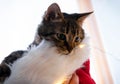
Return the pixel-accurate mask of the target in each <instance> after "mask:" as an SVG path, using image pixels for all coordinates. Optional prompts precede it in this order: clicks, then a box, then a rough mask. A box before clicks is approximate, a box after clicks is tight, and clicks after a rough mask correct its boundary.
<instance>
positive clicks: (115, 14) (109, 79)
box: [0, 0, 120, 84]
mask: <svg viewBox="0 0 120 84" xmlns="http://www.w3.org/2000/svg"><path fill="white" fill-rule="evenodd" d="M53 2H57V3H58V4H59V5H60V8H61V10H62V11H63V12H67V13H81V12H89V11H94V14H92V15H91V16H90V17H89V18H88V19H86V21H85V24H84V28H85V30H86V32H87V33H88V35H89V36H90V38H91V39H92V41H91V42H92V46H91V49H92V54H91V55H90V59H91V75H92V77H93V78H94V79H95V81H96V83H97V84H120V73H119V70H120V47H119V46H120V45H119V43H120V33H119V32H120V29H119V28H120V25H119V24H120V11H119V10H120V9H119V8H120V1H119V0H71V1H69V0H0V62H1V61H2V60H3V59H4V57H5V56H8V55H9V54H10V53H11V52H12V51H15V50H25V49H26V48H27V47H28V45H29V44H30V43H31V42H32V41H33V39H34V36H35V32H36V29H37V26H38V24H40V21H41V19H42V16H43V14H44V12H45V10H46V9H47V7H48V6H49V5H50V4H51V3H53Z"/></svg>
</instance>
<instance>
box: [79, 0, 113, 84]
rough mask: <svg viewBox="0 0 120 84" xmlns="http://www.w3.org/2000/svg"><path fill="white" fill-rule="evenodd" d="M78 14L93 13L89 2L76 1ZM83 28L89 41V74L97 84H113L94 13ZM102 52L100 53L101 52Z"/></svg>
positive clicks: (88, 0)
mask: <svg viewBox="0 0 120 84" xmlns="http://www.w3.org/2000/svg"><path fill="white" fill-rule="evenodd" d="M77 1H78V4H79V8H80V12H89V11H93V10H94V8H93V7H92V3H91V1H90V0H77ZM84 28H85V30H86V32H87V33H88V34H89V36H90V39H91V52H92V53H91V57H90V58H91V59H90V60H91V67H92V69H91V72H92V76H93V78H94V79H95V81H96V83H97V84H113V80H112V76H111V74H110V70H109V67H108V63H107V60H106V55H105V54H104V53H102V52H105V49H104V46H103V43H102V39H101V36H100V33H99V27H98V26H97V22H96V18H95V15H94V13H93V14H92V15H90V17H89V18H88V19H86V21H85V25H84ZM101 50H102V52H101Z"/></svg>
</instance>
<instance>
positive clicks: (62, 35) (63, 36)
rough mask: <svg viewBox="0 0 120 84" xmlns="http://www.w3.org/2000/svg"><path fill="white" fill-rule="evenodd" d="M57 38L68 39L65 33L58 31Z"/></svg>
mask: <svg viewBox="0 0 120 84" xmlns="http://www.w3.org/2000/svg"><path fill="white" fill-rule="evenodd" d="M57 38H58V39H60V40H66V36H65V35H64V34H59V33H57Z"/></svg>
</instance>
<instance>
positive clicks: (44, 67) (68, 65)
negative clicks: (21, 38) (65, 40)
mask: <svg viewBox="0 0 120 84" xmlns="http://www.w3.org/2000/svg"><path fill="white" fill-rule="evenodd" d="M87 43H88V42H87V39H84V41H83V42H82V44H81V45H82V46H81V47H80V46H79V47H78V48H76V49H74V51H73V52H72V53H71V54H69V55H61V54H58V53H57V52H56V48H55V47H51V44H50V43H48V42H46V41H42V42H41V44H40V45H39V46H38V47H36V48H33V49H32V50H31V51H29V52H28V53H27V54H25V56H24V57H22V58H21V59H19V60H18V61H16V62H15V63H14V64H13V66H12V67H11V70H12V74H11V76H10V77H9V78H8V79H7V80H6V81H5V83H4V84H61V83H62V82H63V81H64V80H65V79H66V77H67V76H69V75H70V74H72V73H73V72H74V71H75V70H76V69H78V68H80V67H82V64H83V63H84V62H85V61H86V60H87V59H88V54H89V53H88V51H89V47H88V45H87Z"/></svg>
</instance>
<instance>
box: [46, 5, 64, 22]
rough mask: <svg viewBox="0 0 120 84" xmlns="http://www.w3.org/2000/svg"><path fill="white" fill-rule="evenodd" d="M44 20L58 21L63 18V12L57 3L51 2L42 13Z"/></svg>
mask: <svg viewBox="0 0 120 84" xmlns="http://www.w3.org/2000/svg"><path fill="white" fill-rule="evenodd" d="M44 20H45V21H51V22H60V21H62V20H63V14H62V13H61V10H60V7H59V6H58V4H57V3H53V4H51V5H50V6H49V7H48V9H47V11H46V12H45V15H44Z"/></svg>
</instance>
